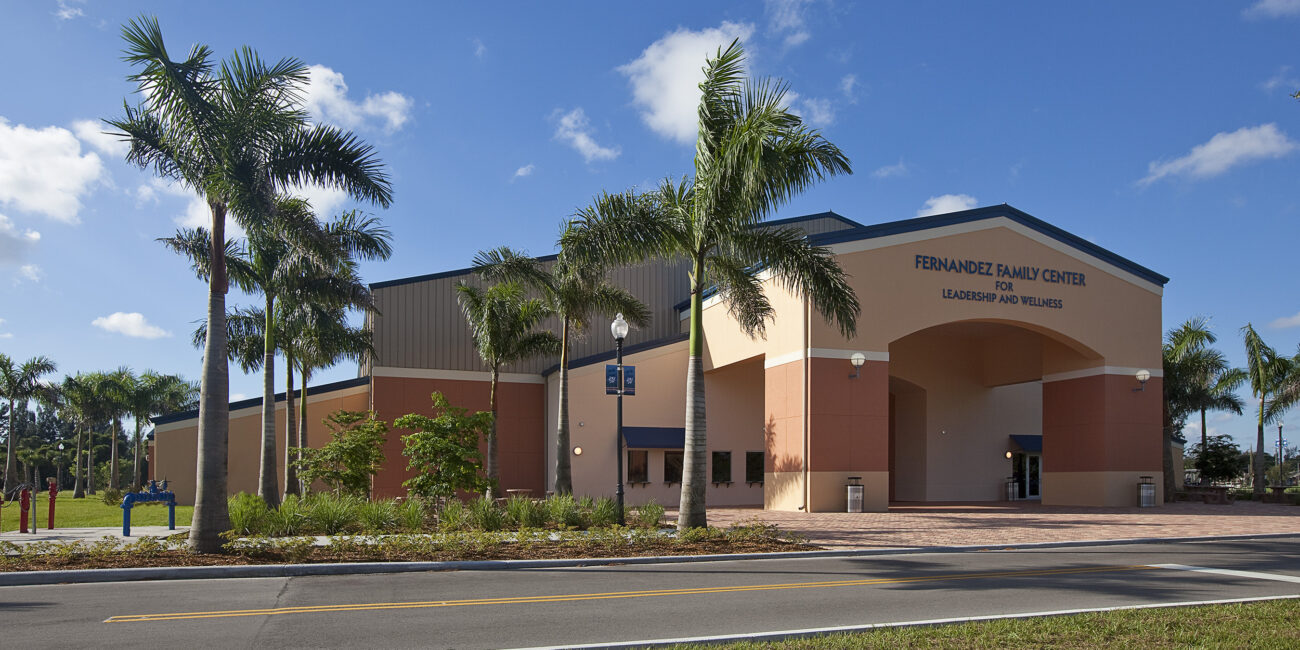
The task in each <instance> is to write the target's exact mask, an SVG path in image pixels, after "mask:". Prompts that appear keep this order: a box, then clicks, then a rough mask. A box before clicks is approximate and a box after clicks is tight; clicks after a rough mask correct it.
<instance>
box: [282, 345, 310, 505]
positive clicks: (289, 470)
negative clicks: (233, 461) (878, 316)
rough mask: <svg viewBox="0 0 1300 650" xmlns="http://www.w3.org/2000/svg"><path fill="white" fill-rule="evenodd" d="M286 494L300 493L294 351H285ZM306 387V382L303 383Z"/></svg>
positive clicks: (300, 444)
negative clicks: (294, 462)
mask: <svg viewBox="0 0 1300 650" xmlns="http://www.w3.org/2000/svg"><path fill="white" fill-rule="evenodd" d="M284 377H285V382H284V496H285V497H288V496H289V495H291V494H294V495H296V494H298V469H297V468H296V467H294V466H293V461H294V460H295V458H294V451H293V450H294V449H295V448H296V447H301V446H302V442H301V441H299V439H298V422H297V420H296V419H295V417H294V413H293V353H291V352H289V351H288V350H287V349H286V350H285V353H284ZM303 388H306V382H304V383H303Z"/></svg>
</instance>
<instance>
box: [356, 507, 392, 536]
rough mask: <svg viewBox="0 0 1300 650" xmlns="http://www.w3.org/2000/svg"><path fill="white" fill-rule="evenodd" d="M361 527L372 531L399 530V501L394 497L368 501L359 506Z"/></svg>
mask: <svg viewBox="0 0 1300 650" xmlns="http://www.w3.org/2000/svg"><path fill="white" fill-rule="evenodd" d="M357 521H358V522H359V523H360V524H361V529H362V530H365V531H367V532H371V533H392V532H397V525H398V514H397V502H396V501H393V500H392V499H385V500H383V501H368V502H365V503H362V504H360V505H358V506H357Z"/></svg>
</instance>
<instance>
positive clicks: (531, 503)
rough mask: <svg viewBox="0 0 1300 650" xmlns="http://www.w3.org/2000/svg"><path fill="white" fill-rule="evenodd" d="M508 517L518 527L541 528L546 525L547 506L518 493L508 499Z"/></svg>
mask: <svg viewBox="0 0 1300 650" xmlns="http://www.w3.org/2000/svg"><path fill="white" fill-rule="evenodd" d="M506 517H507V518H508V519H509V520H510V523H511V524H512V525H514V526H515V527H516V528H541V527H543V526H545V525H546V507H545V506H544V505H543V504H542V502H540V501H536V500H534V499H530V498H528V497H524V496H520V495H518V494H516V495H514V496H512V497H510V499H509V500H507V501H506Z"/></svg>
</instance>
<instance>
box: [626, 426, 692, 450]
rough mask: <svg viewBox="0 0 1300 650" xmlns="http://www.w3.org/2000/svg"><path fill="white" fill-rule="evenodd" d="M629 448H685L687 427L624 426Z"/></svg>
mask: <svg viewBox="0 0 1300 650" xmlns="http://www.w3.org/2000/svg"><path fill="white" fill-rule="evenodd" d="M623 440H626V441H627V448H628V449H684V448H685V447H686V429H684V428H680V427H623Z"/></svg>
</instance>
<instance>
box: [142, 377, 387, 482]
mask: <svg viewBox="0 0 1300 650" xmlns="http://www.w3.org/2000/svg"><path fill="white" fill-rule="evenodd" d="M368 408H370V388H369V386H355V387H351V388H344V389H340V390H337V391H331V392H329V393H322V394H319V395H314V394H312V391H311V388H310V387H309V388H308V389H307V423H308V424H307V440H306V443H307V444H306V446H308V447H320V446H321V445H323V444H325V443H326V442H328V441H329V429H328V428H327V427H326V426H325V425H324V424H322V420H324V419H325V416H327V415H329V414H330V413H333V412H334V411H337V410H340V409H344V410H348V411H365V410H367V409H368ZM285 413H286V411H285V403H284V402H283V401H281V402H277V403H276V405H275V433H276V443H275V444H276V447H275V449H276V476H277V477H278V478H277V484H278V485H279V486H280V490H281V491H283V490H284V444H285ZM294 414H295V416H297V403H296V402H295V404H294ZM154 440H155V443H154V445H155V446H154V452H153V453H154V455H153V457H152V460H153V463H152V464H153V465H154V466H155V476H157V477H158V478H159V479H164V478H165V479H167V481H168V486H169V487H171V488H172V490H173V491H174V492H176V501H177V503H180V504H184V505H192V504H193V503H194V489H195V480H194V476H195V471H196V469H197V462H198V461H197V455H196V445H197V442H198V419H197V418H194V419H190V420H184V421H181V422H171V423H167V424H161V425H159V426H158V428H157V430H156V435H155V438H154ZM261 448H262V407H261V406H254V407H249V408H244V409H239V410H237V411H233V412H232V413H231V418H230V446H229V449H228V456H227V457H228V459H229V460H228V462H229V465H228V468H229V473H228V478H227V481H226V488H227V492H228V493H230V494H235V493H238V492H248V493H251V494H256V493H257V472H258V464H259V459H260V457H261Z"/></svg>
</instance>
